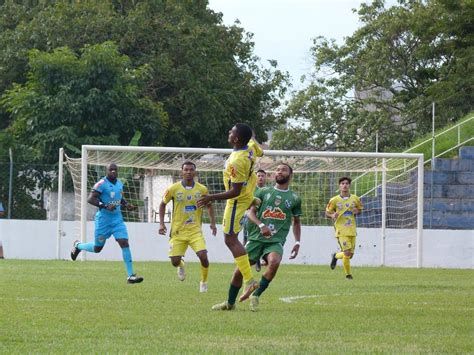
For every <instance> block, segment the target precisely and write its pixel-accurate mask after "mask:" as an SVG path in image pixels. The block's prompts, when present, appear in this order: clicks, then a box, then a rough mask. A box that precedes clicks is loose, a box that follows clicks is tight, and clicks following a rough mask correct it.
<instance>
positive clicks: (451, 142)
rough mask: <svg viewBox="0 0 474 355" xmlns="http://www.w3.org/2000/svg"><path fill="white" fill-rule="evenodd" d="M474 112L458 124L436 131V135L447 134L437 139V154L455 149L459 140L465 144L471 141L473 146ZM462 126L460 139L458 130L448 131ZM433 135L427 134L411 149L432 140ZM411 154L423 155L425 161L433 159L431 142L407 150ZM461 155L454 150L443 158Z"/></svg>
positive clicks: (458, 121)
mask: <svg viewBox="0 0 474 355" xmlns="http://www.w3.org/2000/svg"><path fill="white" fill-rule="evenodd" d="M473 118H474V112H471V113H469V114H468V115H466V116H465V117H463V118H461V119H459V120H457V121H456V122H454V123H452V124H449V125H446V126H444V127H442V128H439V129H437V130H435V134H436V135H439V134H440V133H443V132H446V133H445V134H442V135H440V136H439V137H437V138H436V145H435V154H436V155H438V154H441V153H443V152H445V151H446V150H448V149H450V148H451V147H454V146H456V145H457V144H458V138H459V140H460V141H461V142H465V141H467V140H469V139H471V141H470V142H468V143H467V144H468V145H473V144H474V142H473V141H472V137H474V119H473ZM459 124H461V130H460V136H459V137H458V131H457V129H453V130H450V131H449V132H448V131H447V130H448V129H449V128H451V127H453V126H455V125H459ZM431 137H432V135H431V133H429V134H425V135H424V136H423V137H420V138H418V139H417V140H416V141H414V142H413V143H412V144H411V147H416V146H417V145H419V144H421V143H423V142H425V141H426V140H428V139H431ZM405 151H408V152H409V153H422V154H423V155H424V158H425V161H426V160H428V159H431V154H432V143H431V140H430V141H429V142H427V143H425V144H422V145H420V146H419V147H417V148H408V149H407V150H405ZM458 153H459V150H458V149H454V150H452V151H450V152H448V153H446V154H443V156H442V158H453V157H456V156H457V155H458Z"/></svg>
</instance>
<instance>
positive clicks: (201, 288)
mask: <svg viewBox="0 0 474 355" xmlns="http://www.w3.org/2000/svg"><path fill="white" fill-rule="evenodd" d="M207 288H208V287H207V282H202V281H201V282H199V292H201V293H205V292H207Z"/></svg>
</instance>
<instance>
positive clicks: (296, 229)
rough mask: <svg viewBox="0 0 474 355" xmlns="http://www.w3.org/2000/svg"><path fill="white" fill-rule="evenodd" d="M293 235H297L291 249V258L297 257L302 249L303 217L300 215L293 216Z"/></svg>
mask: <svg viewBox="0 0 474 355" xmlns="http://www.w3.org/2000/svg"><path fill="white" fill-rule="evenodd" d="M293 235H294V236H295V245H293V249H291V254H290V259H294V258H296V256H297V255H298V253H299V251H300V241H301V219H300V217H298V216H294V217H293Z"/></svg>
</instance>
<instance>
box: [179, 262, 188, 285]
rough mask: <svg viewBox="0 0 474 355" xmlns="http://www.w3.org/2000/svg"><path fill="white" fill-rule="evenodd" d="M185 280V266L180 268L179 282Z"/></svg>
mask: <svg viewBox="0 0 474 355" xmlns="http://www.w3.org/2000/svg"><path fill="white" fill-rule="evenodd" d="M183 264H184V263H183ZM185 278H186V271H185V270H184V266H178V279H179V281H184V279H185Z"/></svg>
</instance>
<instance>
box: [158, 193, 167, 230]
mask: <svg viewBox="0 0 474 355" xmlns="http://www.w3.org/2000/svg"><path fill="white" fill-rule="evenodd" d="M165 210H166V204H165V203H164V202H163V201H162V202H161V203H160V207H159V208H158V216H159V218H160V227H159V228H158V234H161V235H166V226H165Z"/></svg>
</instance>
